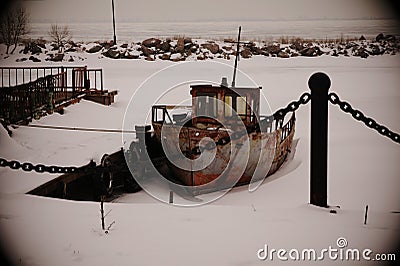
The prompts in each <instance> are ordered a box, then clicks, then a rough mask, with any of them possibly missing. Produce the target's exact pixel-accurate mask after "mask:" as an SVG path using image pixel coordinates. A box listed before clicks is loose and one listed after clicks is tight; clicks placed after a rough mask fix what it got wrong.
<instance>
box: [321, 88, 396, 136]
mask: <svg viewBox="0 0 400 266" xmlns="http://www.w3.org/2000/svg"><path fill="white" fill-rule="evenodd" d="M328 98H329V101H330V102H331V103H332V104H334V105H339V107H340V109H341V110H342V111H344V112H345V113H350V114H351V115H352V116H353V118H354V119H355V120H357V121H361V122H363V123H364V124H365V125H366V126H367V127H369V128H372V129H374V130H376V131H377V132H378V133H379V134H381V135H382V136H385V137H388V138H390V139H391V140H393V141H394V142H396V143H399V144H400V135H399V134H397V133H396V132H393V131H391V130H390V129H388V128H387V127H385V126H383V125H380V124H378V123H377V122H376V121H375V120H374V119H372V118H371V117H367V116H365V115H364V114H363V113H362V112H361V111H360V110H356V109H353V107H352V106H351V105H350V104H349V103H348V102H346V101H342V100H340V98H339V96H338V95H337V94H336V93H334V92H332V93H330V94H329V95H328Z"/></svg>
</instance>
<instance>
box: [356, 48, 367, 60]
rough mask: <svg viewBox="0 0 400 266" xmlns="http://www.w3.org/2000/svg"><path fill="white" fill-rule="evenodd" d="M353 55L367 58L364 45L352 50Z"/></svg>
mask: <svg viewBox="0 0 400 266" xmlns="http://www.w3.org/2000/svg"><path fill="white" fill-rule="evenodd" d="M353 55H354V56H359V57H361V58H367V57H368V56H369V54H368V52H367V50H366V49H365V48H364V47H360V48H358V49H356V50H354V53H353Z"/></svg>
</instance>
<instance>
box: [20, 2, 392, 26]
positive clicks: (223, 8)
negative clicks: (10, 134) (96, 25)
mask: <svg viewBox="0 0 400 266" xmlns="http://www.w3.org/2000/svg"><path fill="white" fill-rule="evenodd" d="M18 1H23V4H24V6H25V7H26V9H27V10H28V12H29V13H30V17H31V20H32V21H38V20H46V21H50V22H74V21H76V22H81V21H109V20H110V18H111V0H18ZM114 1H115V12H116V18H117V21H141V22H153V21H193V20H194V21H197V20H202V21H213V20H264V19H312V18H334V19H354V18H393V17H395V16H396V15H397V14H396V13H395V12H394V11H393V8H392V7H391V6H390V5H389V4H388V3H387V2H388V1H383V0H240V1H237V0H195V1H192V0H157V1H156V0H114Z"/></svg>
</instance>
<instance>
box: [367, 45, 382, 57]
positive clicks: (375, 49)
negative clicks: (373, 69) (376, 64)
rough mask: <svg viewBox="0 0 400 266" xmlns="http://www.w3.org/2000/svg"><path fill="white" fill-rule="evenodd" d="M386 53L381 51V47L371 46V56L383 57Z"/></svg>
mask: <svg viewBox="0 0 400 266" xmlns="http://www.w3.org/2000/svg"><path fill="white" fill-rule="evenodd" d="M383 52H384V51H381V50H380V49H379V45H371V51H370V54H371V55H381V54H383Z"/></svg>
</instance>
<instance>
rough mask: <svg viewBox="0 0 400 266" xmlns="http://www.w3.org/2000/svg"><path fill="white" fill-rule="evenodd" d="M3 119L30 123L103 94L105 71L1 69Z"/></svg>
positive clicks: (31, 68)
mask: <svg viewBox="0 0 400 266" xmlns="http://www.w3.org/2000/svg"><path fill="white" fill-rule="evenodd" d="M0 81H1V88H0V118H1V119H3V120H4V121H5V122H6V123H18V122H20V121H21V120H22V121H24V120H30V119H32V118H33V117H34V116H35V114H37V113H38V112H40V110H44V109H45V110H46V111H47V112H52V110H53V109H54V108H57V107H58V106H60V105H62V104H65V103H66V102H68V101H71V100H73V99H75V98H76V97H79V96H80V95H82V94H84V93H90V92H92V91H96V92H97V91H100V92H103V90H104V89H103V70H102V69H88V68H87V67H86V66H84V67H76V66H68V67H64V66H51V67H0Z"/></svg>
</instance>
